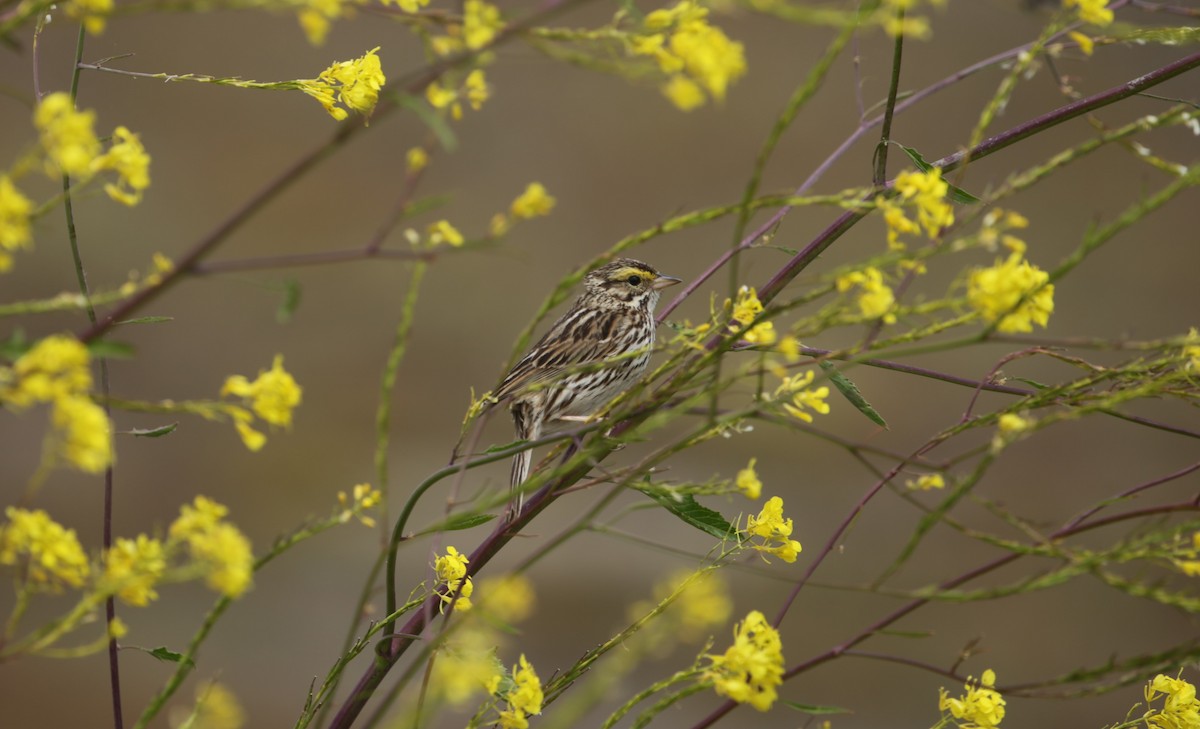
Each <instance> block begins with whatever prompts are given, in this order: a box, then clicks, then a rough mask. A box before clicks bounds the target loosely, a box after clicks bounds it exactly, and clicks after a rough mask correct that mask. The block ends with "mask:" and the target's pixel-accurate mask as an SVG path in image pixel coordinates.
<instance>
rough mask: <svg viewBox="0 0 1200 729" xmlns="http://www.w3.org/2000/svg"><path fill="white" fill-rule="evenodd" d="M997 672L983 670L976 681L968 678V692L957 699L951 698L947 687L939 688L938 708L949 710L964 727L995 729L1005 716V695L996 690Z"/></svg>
mask: <svg viewBox="0 0 1200 729" xmlns="http://www.w3.org/2000/svg"><path fill="white" fill-rule="evenodd" d="M995 685H996V673H995V671H993V670H992V669H990V668H989V669H988V670H986V671H984V672H983V677H982V678H980V679H979V680H978V681H976V680H975V679H973V678H968V679H967V685H966V691H967V693H966V694H965V695H963V696H961V697H959V698H957V699H952V698H950V695H949V694H948V693H947V692H946V689H944V688H943V689H939V690H938V709H939V710H940V711H949V712H950V714H951V715H952V716H953V717H954V718H955V719H956V720H958V721H960V722H966V723H965V724H963V723H960V724H958V726H960V727H963V728H964V729H995V727H998V726H1000V721H1001V720H1002V719H1003V718H1004V704H1005V701H1004V697H1002V696H1001V695H1000V693H999V692H998V691H996V690H995V688H994V687H995Z"/></svg>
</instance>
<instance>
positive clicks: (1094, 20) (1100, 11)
mask: <svg viewBox="0 0 1200 729" xmlns="http://www.w3.org/2000/svg"><path fill="white" fill-rule="evenodd" d="M1063 7H1064V8H1066V9H1068V10H1070V9H1071V8H1075V12H1076V13H1077V14H1078V15H1079V19H1080V20H1082V21H1083V22H1085V23H1091V24H1092V25H1099V26H1101V27H1103V26H1105V25H1109V24H1110V23H1112V22H1113V11H1112V10H1110V9H1109V8H1108V0H1063Z"/></svg>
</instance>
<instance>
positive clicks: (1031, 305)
mask: <svg viewBox="0 0 1200 729" xmlns="http://www.w3.org/2000/svg"><path fill="white" fill-rule="evenodd" d="M1049 280H1050V274H1048V273H1046V272H1045V271H1043V270H1042V269H1040V268H1038V267H1037V266H1034V265H1032V264H1030V263H1029V262H1028V261H1026V260H1025V259H1024V256H1023V254H1022V252H1021V251H1014V252H1013V253H1011V254H1009V256H1008V258H1007V259H1006V260H1004V261H1003V262H1001V261H997V262H996V265H995V266H992V267H991V268H977V269H975V270H974V271H972V272H971V275H970V278H969V280H968V281H967V302H968V303H969V304H970V305H971V307H972V308H973V309H975V310H976V311H977V312H979V313H980V314H981V315H982V316H983V318H984V319H985V320H986V321H987V322H989V323H996V329H997V330H999V331H1001V332H1030V331H1033V325H1034V324H1037V325H1038V326H1041V327H1045V326H1046V324H1047V323H1048V322H1049V321H1050V314H1052V313H1053V312H1054V284H1052V283H1048V282H1049Z"/></svg>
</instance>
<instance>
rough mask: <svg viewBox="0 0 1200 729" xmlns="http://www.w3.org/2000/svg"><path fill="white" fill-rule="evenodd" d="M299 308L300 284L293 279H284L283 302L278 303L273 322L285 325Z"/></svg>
mask: <svg viewBox="0 0 1200 729" xmlns="http://www.w3.org/2000/svg"><path fill="white" fill-rule="evenodd" d="M299 306H300V282H299V281H297V280H296V279H294V278H289V279H286V280H285V281H284V282H283V301H281V302H279V308H278V309H276V310H275V321H277V322H279V323H280V324H287V323H288V322H290V321H291V320H292V315H293V314H295V313H296V309H297V308H299Z"/></svg>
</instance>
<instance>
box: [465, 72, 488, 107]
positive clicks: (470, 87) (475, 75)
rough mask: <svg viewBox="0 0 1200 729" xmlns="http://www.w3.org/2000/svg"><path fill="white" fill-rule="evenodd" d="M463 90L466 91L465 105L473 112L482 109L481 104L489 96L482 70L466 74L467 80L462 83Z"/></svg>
mask: <svg viewBox="0 0 1200 729" xmlns="http://www.w3.org/2000/svg"><path fill="white" fill-rule="evenodd" d="M463 88H464V89H465V90H466V95H467V103H468V104H470V105H471V108H472V109H474V110H475V111H479V110H480V109H482V108H483V102H485V101H487V100H488V97H490V96H491V91H490V90H489V89H488V85H487V78H486V77H485V76H484V73H483V69H479V68H477V69H475V70H474V71H472V72H470V73H468V74H467V80H466V81H465V82H463Z"/></svg>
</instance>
